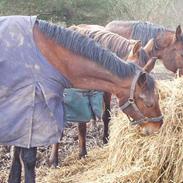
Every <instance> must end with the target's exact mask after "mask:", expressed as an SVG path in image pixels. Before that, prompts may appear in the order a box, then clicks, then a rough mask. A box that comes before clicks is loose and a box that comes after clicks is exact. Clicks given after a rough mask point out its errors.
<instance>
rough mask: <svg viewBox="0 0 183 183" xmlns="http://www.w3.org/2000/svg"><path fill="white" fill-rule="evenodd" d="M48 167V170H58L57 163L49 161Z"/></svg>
mask: <svg viewBox="0 0 183 183" xmlns="http://www.w3.org/2000/svg"><path fill="white" fill-rule="evenodd" d="M48 166H49V167H50V168H58V167H59V166H58V161H53V160H49V161H48Z"/></svg>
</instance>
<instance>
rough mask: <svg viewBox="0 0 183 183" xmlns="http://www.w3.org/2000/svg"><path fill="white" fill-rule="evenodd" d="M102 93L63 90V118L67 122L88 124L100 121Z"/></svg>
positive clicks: (72, 89) (73, 89)
mask: <svg viewBox="0 0 183 183" xmlns="http://www.w3.org/2000/svg"><path fill="white" fill-rule="evenodd" d="M102 113H103V92H101V91H95V90H81V89H76V88H69V89H65V90H64V116H65V121H67V122H80V123H81V122H82V123H86V122H89V121H90V120H91V119H94V120H96V119H101V118H102Z"/></svg>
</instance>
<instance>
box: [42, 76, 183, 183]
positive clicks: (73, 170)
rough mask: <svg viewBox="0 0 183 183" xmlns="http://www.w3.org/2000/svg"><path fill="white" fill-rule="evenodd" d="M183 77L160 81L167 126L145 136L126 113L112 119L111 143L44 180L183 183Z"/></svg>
mask: <svg viewBox="0 0 183 183" xmlns="http://www.w3.org/2000/svg"><path fill="white" fill-rule="evenodd" d="M182 86H183V79H175V80H173V81H161V82H160V83H159V88H161V89H160V96H161V99H160V104H161V108H162V111H163V113H164V117H165V118H164V125H163V127H162V129H161V131H160V133H158V134H156V135H153V136H148V137H144V136H142V135H141V134H140V133H138V132H137V129H136V128H134V127H131V126H130V125H129V124H128V121H127V119H126V117H125V116H123V115H121V114H118V115H117V116H115V117H113V118H112V125H111V134H110V141H109V145H108V146H107V147H105V148H103V149H95V150H93V151H90V153H89V156H88V158H86V159H85V160H76V158H75V157H74V156H70V158H68V159H67V160H65V163H66V164H65V165H64V166H63V167H62V168H60V169H58V170H52V171H50V173H48V174H47V176H46V177H45V178H46V179H45V180H44V181H43V182H45V181H46V182H50V183H56V182H60V183H74V182H77V183H95V182H96V183H120V182H121V183H128V182H130V183H138V182H140V183H152V182H153V183H154V182H156V183H171V182H172V183H173V182H174V183H180V182H183V140H182V139H183V89H182Z"/></svg>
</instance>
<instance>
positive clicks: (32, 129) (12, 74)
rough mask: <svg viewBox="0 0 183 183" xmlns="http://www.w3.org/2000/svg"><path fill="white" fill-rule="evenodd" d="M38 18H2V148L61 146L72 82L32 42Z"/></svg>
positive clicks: (0, 126) (0, 40)
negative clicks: (66, 95)
mask: <svg viewBox="0 0 183 183" xmlns="http://www.w3.org/2000/svg"><path fill="white" fill-rule="evenodd" d="M35 21H36V17H35V16H33V17H29V16H6V17H0V50H1V53H0V144H5V145H15V146H20V147H26V148H29V147H35V146H47V145H50V144H53V143H56V142H59V140H60V137H61V133H62V130H63V127H64V120H63V90H64V88H68V87H70V83H69V81H68V80H67V79H66V78H65V77H64V76H63V75H61V74H60V73H59V72H58V71H57V70H56V69H54V68H53V67H52V65H51V64H49V63H48V61H47V60H46V59H45V58H44V57H43V55H42V54H41V53H40V51H39V50H38V48H37V46H36V45H35V42H34V39H33V26H34V24H35Z"/></svg>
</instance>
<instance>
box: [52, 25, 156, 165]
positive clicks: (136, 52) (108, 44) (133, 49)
mask: <svg viewBox="0 0 183 183" xmlns="http://www.w3.org/2000/svg"><path fill="white" fill-rule="evenodd" d="M83 27H84V28H83ZM86 28H87V29H86ZM69 29H71V30H74V31H77V32H79V33H81V34H82V35H85V36H87V37H89V38H92V39H93V40H95V41H96V42H98V43H99V44H100V45H101V46H102V47H104V48H108V49H110V50H111V51H112V52H114V53H115V54H116V55H117V56H118V57H120V58H122V59H125V60H126V59H127V58H128V60H130V61H132V62H135V63H136V64H138V65H139V66H141V67H147V65H148V64H149V62H148V61H149V60H150V59H151V58H150V57H149V56H148V55H147V54H146V50H144V49H143V48H141V41H135V40H128V39H126V38H124V37H122V36H119V35H118V34H115V33H112V32H109V31H105V30H96V28H94V30H93V29H92V27H89V29H88V27H87V26H86V25H85V26H83V25H82V26H81V27H80V25H79V26H71V27H70V28H69ZM149 45H150V43H149ZM148 47H149V46H148ZM128 55H129V56H128ZM150 62H152V63H151V64H150V65H153V66H154V64H155V59H152V60H150ZM147 63H148V64H147ZM151 69H152V68H151ZM110 101H111V94H110V93H107V92H105V93H104V103H105V109H104V113H103V122H104V135H103V143H104V144H106V143H107V142H108V136H109V135H108V124H109V121H110ZM78 131H79V135H78V138H79V158H81V157H85V156H86V154H87V149H86V123H78ZM58 149H59V144H54V145H53V147H52V152H51V156H50V159H49V164H50V166H51V165H53V166H54V167H55V166H57V165H58Z"/></svg>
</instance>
